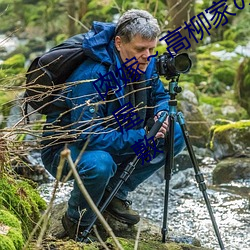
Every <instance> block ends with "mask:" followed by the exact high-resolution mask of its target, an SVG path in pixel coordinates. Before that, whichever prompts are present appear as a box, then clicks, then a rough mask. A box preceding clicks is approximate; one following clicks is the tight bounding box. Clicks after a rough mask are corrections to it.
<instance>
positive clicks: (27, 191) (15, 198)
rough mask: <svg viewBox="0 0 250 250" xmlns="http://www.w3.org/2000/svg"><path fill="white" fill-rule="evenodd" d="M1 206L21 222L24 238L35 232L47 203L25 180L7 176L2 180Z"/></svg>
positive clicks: (0, 184) (0, 189) (0, 181)
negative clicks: (34, 229)
mask: <svg viewBox="0 0 250 250" xmlns="http://www.w3.org/2000/svg"><path fill="white" fill-rule="evenodd" d="M0 206H2V207H5V208H6V209H7V210H9V211H10V212H11V213H12V214H14V215H15V216H16V217H17V218H18V220H20V221H21V226H22V231H23V236H24V238H27V237H28V235H29V233H30V232H31V231H32V230H33V228H34V226H35V224H36V222H37V221H38V220H39V218H40V216H41V211H42V210H45V208H46V203H45V201H44V200H43V199H42V198H41V197H40V195H39V194H38V192H37V191H36V190H35V189H34V187H32V186H31V185H30V184H29V183H28V182H27V181H25V180H15V179H13V178H11V177H10V176H7V175H4V174H3V175H1V178H0Z"/></svg>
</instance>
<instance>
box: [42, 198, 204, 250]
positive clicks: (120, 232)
mask: <svg viewBox="0 0 250 250" xmlns="http://www.w3.org/2000/svg"><path fill="white" fill-rule="evenodd" d="M66 208H67V204H66V203H65V202H64V203H60V204H57V205H55V206H54V207H53V209H52V215H51V222H50V224H49V228H48V230H47V239H50V240H51V239H54V242H53V244H54V245H56V244H57V242H58V243H60V242H61V239H57V238H56V237H57V236H58V235H62V233H63V231H64V229H63V227H62V224H61V217H62V215H63V214H64V213H65V211H66ZM104 216H105V219H106V221H107V222H108V224H109V225H110V227H111V228H112V230H113V232H114V234H115V235H116V236H117V237H119V241H120V243H121V244H122V245H123V247H124V249H134V239H135V238H136V235H137V234H138V231H140V236H139V246H140V247H139V248H140V249H159V250H160V249H161V250H163V249H169V250H170V249H180V250H181V249H182V250H184V249H185V250H198V249H200V250H208V248H204V247H201V243H200V241H199V240H197V239H196V238H195V237H190V236H185V235H175V234H174V233H173V232H169V235H168V237H167V239H166V241H167V243H162V242H161V230H160V228H159V227H158V226H156V225H154V224H152V223H151V222H150V221H149V220H146V219H141V221H140V223H138V224H137V225H135V226H128V225H126V224H123V223H121V222H119V221H116V220H114V219H113V218H112V217H110V216H108V215H105V214H104ZM97 228H99V233H101V232H100V230H104V229H103V228H102V226H100V225H99V226H98V227H97ZM101 234H102V233H101ZM71 242H72V241H71ZM107 242H108V243H107ZM45 243H46V239H45V241H44V244H45ZM64 243H65V244H68V241H67V238H65V239H64ZM106 243H107V244H109V243H112V239H111V238H108V239H107V241H106ZM72 244H75V245H77V244H79V243H73V242H72ZM91 245H92V244H91ZM96 246H97V245H96ZM89 247H90V245H89ZM97 247H98V246H97ZM60 249H61V248H60ZM63 249H64V248H63ZM65 249H66V248H65ZM84 249H85V247H84ZM95 249H102V248H99V247H98V248H95ZM111 249H113V248H111Z"/></svg>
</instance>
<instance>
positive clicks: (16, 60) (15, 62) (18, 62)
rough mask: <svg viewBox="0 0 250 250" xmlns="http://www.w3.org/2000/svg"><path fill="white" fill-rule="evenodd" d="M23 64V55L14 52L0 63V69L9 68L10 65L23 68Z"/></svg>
mask: <svg viewBox="0 0 250 250" xmlns="http://www.w3.org/2000/svg"><path fill="white" fill-rule="evenodd" d="M24 64H25V56H24V55H23V54H16V55H14V56H12V57H10V58H8V59H7V60H5V61H4V62H3V64H2V69H9V68H10V67H15V68H23V67H24Z"/></svg>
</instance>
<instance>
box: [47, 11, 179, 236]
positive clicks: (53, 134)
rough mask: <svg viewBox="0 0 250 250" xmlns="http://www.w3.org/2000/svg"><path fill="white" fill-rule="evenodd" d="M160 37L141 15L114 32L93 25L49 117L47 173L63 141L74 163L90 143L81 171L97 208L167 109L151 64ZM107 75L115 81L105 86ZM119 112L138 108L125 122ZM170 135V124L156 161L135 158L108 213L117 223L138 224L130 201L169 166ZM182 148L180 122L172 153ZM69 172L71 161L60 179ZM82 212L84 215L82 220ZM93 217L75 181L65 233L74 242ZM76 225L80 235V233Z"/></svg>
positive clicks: (123, 20) (130, 14)
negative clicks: (82, 57) (148, 129)
mask: <svg viewBox="0 0 250 250" xmlns="http://www.w3.org/2000/svg"><path fill="white" fill-rule="evenodd" d="M159 32H160V29H159V26H158V24H157V20H156V19H154V18H153V16H152V15H151V14H149V13H148V12H146V11H142V10H130V11H127V12H126V13H124V14H123V15H122V16H121V17H120V19H119V21H118V24H117V25H116V26H115V25H113V24H109V23H100V22H94V24H93V28H92V30H91V31H89V32H88V33H87V34H86V36H85V39H84V41H83V47H84V48H85V50H86V55H87V59H86V60H84V61H83V63H82V64H81V65H80V66H79V67H78V68H77V69H76V70H75V71H74V72H73V74H72V75H71V76H70V77H69V79H68V81H67V82H68V88H67V89H65V90H64V91H62V93H61V94H62V97H61V98H59V99H58V100H57V101H56V102H55V104H54V106H55V108H53V111H51V113H50V114H49V115H48V116H47V125H46V126H45V129H44V142H43V143H44V145H45V147H44V149H43V151H42V159H43V162H44V165H45V167H46V169H47V170H48V171H49V172H50V173H51V174H52V175H53V176H55V175H56V171H57V167H58V163H59V159H60V152H61V151H62V149H63V147H64V145H65V143H67V147H68V148H69V149H70V151H71V156H72V159H73V160H74V161H75V160H76V159H77V157H78V156H79V154H80V153H81V150H82V148H83V147H84V146H85V145H86V143H87V147H86V149H85V151H84V153H83V154H82V155H81V157H80V158H78V163H77V166H76V167H77V171H78V173H79V175H80V177H81V179H82V181H83V183H84V185H85V187H86V189H87V190H88V192H89V194H90V196H91V197H92V199H93V201H94V202H95V204H96V205H97V206H98V205H99V204H100V202H101V200H102V199H105V198H106V197H107V195H108V193H109V192H110V191H111V190H112V189H113V188H114V187H115V186H116V184H117V183H118V181H119V177H120V175H121V173H122V171H123V170H124V168H125V167H126V165H127V163H128V162H130V161H131V160H132V159H133V158H134V157H135V156H136V154H135V151H133V146H134V145H135V144H136V143H138V142H142V140H145V135H146V130H145V125H146V123H147V120H148V119H149V118H150V117H154V119H155V120H157V119H158V117H159V114H160V113H161V112H162V111H168V100H169V95H168V93H166V92H165V91H164V87H163V84H162V83H161V81H160V80H159V77H158V75H157V73H156V71H155V60H154V58H152V60H150V56H151V55H154V49H155V47H156V44H157V36H158V35H159ZM132 58H134V59H136V60H137V63H136V64H133V61H132V60H131V61H130V60H129V59H132ZM148 59H149V60H148ZM131 72H132V73H131ZM111 73H112V74H111ZM138 74H139V75H138ZM104 76H106V77H109V78H108V79H109V80H110V79H112V81H109V82H108V83H107V84H104V80H103V78H104ZM114 76H115V78H114ZM91 79H92V80H91ZM96 79H97V80H96ZM83 80H87V81H84V82H83ZM78 81H82V82H81V83H79V82H78ZM126 105H127V106H126ZM122 107H123V108H124V110H125V109H127V111H128V110H129V109H130V111H131V110H133V108H134V110H133V112H130V113H129V114H130V116H129V117H127V118H126V117H125V116H124V112H123V116H122V115H121V114H120V115H121V116H119V115H117V114H118V113H119V109H121V108H122ZM62 110H67V111H64V112H63V111H62ZM124 110H123V111H124ZM121 117H123V118H122V119H121ZM124 117H125V118H124ZM133 118H140V119H139V120H138V119H137V120H136V121H140V123H139V122H136V123H135V120H133ZM129 122H131V124H130V125H131V126H128V125H129ZM133 122H134V123H133ZM167 129H168V122H167V119H166V121H165V122H164V123H163V125H162V127H161V128H160V130H159V132H158V133H157V134H156V136H155V138H154V140H153V142H154V143H153V144H154V145H155V146H156V145H157V148H155V149H154V150H155V152H154V153H155V155H154V157H152V154H148V155H147V157H148V158H147V157H145V158H142V155H139V154H138V157H141V160H140V161H139V163H138V164H137V166H136V169H135V170H134V172H133V173H132V175H131V176H130V177H129V179H128V180H127V181H126V182H125V183H124V184H123V185H122V187H121V188H120V190H119V191H118V193H117V195H116V197H115V198H114V199H113V200H112V202H111V203H110V205H109V206H108V208H107V209H106V210H107V212H108V213H109V214H111V215H112V216H113V217H115V218H116V219H118V220H120V221H122V222H124V223H127V224H131V225H133V224H136V223H138V222H139V220H140V217H139V215H138V213H137V212H135V211H133V210H132V209H131V208H130V205H131V202H129V201H127V196H128V193H129V192H131V191H133V190H135V188H136V187H137V186H138V185H139V184H140V183H142V182H143V181H144V180H146V179H147V178H148V177H149V176H151V175H152V174H153V173H154V172H155V171H156V170H158V169H159V168H160V167H162V166H163V165H164V161H165V152H163V151H164V150H163V144H164V143H162V141H164V140H163V139H161V138H164V137H165V134H166V132H167ZM159 141H160V142H159ZM183 148H184V140H183V137H182V133H181V130H180V127H179V124H178V123H176V125H175V148H174V152H175V155H176V154H178V153H179V152H180V151H181V150H182V149H183ZM166 150H167V149H166ZM69 170H70V168H69V166H68V164H67V163H66V164H65V166H64V169H63V176H65V175H67V174H68V172H69ZM82 211H85V212H84V214H83V216H81V212H82ZM93 217H94V214H93V212H92V211H91V209H90V208H89V206H88V204H87V202H86V200H85V199H84V197H83V195H82V194H81V192H80V190H79V188H78V185H77V183H76V182H75V183H74V188H73V190H72V192H71V197H70V199H69V201H68V210H67V213H66V214H65V216H64V217H63V219H62V223H63V226H64V228H65V231H66V232H67V233H68V235H69V236H70V237H71V238H75V237H76V236H78V237H81V234H80V232H82V231H83V230H84V229H85V228H86V227H87V226H88V225H89V224H90V223H91V221H92V220H93ZM79 220H80V230H79V231H80V232H78V235H76V234H77V230H76V228H77V224H78V222H79Z"/></svg>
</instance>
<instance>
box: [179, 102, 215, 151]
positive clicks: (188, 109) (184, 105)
mask: <svg viewBox="0 0 250 250" xmlns="http://www.w3.org/2000/svg"><path fill="white" fill-rule="evenodd" d="M180 110H181V111H182V113H183V114H184V116H185V123H186V126H187V130H188V132H189V136H190V141H191V143H192V145H194V146H197V147H203V148H206V144H207V143H208V139H209V127H210V124H209V123H208V121H207V120H206V119H205V118H204V116H203V115H202V113H201V111H200V110H199V108H198V106H196V105H194V104H193V103H191V102H189V101H181V107H180Z"/></svg>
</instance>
